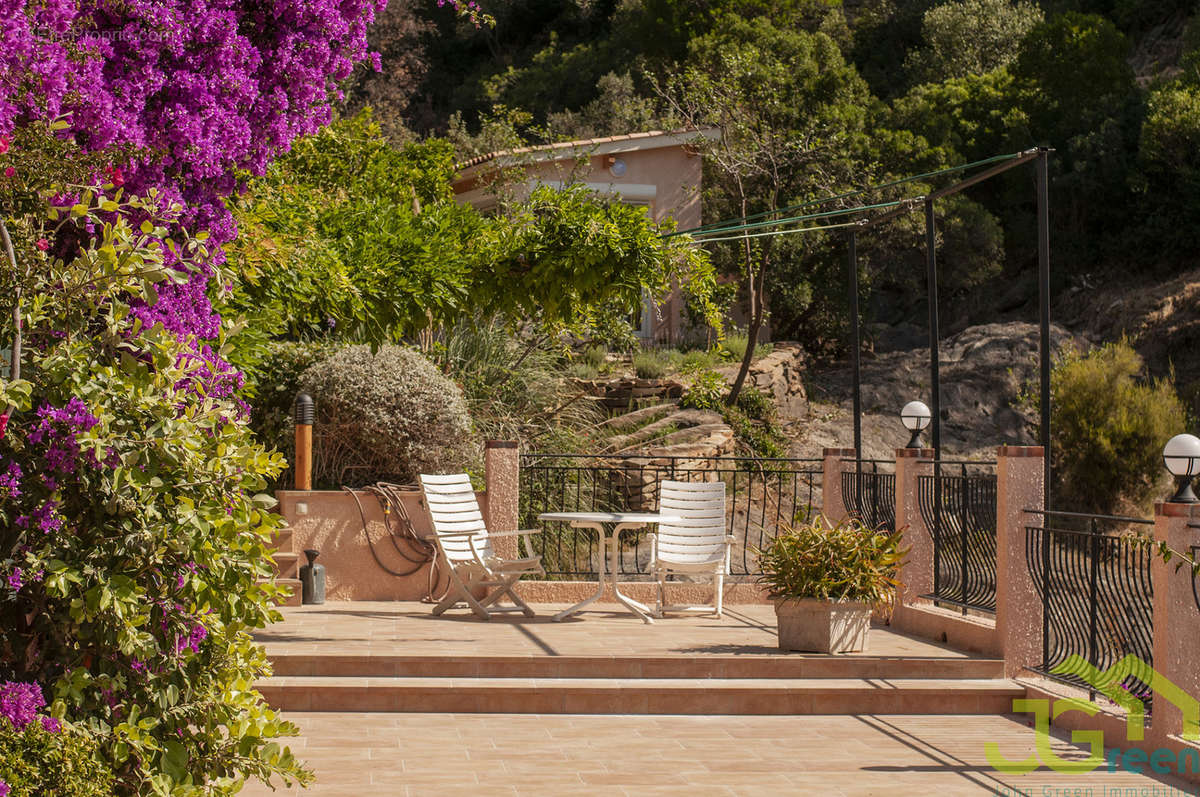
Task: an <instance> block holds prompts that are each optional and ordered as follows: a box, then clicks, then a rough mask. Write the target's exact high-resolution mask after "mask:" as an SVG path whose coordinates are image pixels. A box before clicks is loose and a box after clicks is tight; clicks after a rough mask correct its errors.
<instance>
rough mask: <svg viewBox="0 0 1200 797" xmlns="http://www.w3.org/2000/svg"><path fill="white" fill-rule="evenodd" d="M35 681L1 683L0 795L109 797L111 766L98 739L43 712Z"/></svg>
mask: <svg viewBox="0 0 1200 797" xmlns="http://www.w3.org/2000/svg"><path fill="white" fill-rule="evenodd" d="M45 706H46V699H45V697H43V695H42V690H41V687H39V686H38V685H37V684H31V683H20V682H15V683H14V682H6V683H0V797H45V796H46V795H64V797H65V795H71V797H107V796H108V795H110V794H112V783H113V776H112V771H111V770H110V769H109V768H108V767H106V766H105V765H104V764H103V763H101V762H100V760H99V749H98V745H97V744H96V740H95V739H94V738H92V736H91V735H90V734H88V733H86V732H84V731H82V730H81V729H79V728H76V727H74V726H72V725H69V724H64V723H63V722H62V721H61V720H58V719H55V718H54V717H50V716H48V715H46V714H44V713H42V709H43V708H45Z"/></svg>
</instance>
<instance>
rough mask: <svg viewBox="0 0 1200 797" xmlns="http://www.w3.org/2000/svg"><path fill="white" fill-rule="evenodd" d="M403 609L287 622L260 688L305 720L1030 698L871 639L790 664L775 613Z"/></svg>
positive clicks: (923, 653) (837, 710)
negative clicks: (341, 715) (510, 616)
mask: <svg viewBox="0 0 1200 797" xmlns="http://www.w3.org/2000/svg"><path fill="white" fill-rule="evenodd" d="M395 605H396V604H386V603H370V604H355V603H327V604H325V605H324V606H304V607H302V608H300V609H297V610H289V611H285V613H284V614H285V617H286V618H287V620H286V622H285V623H284V628H282V629H281V630H279V631H278V632H275V631H272V630H271V629H268V631H266V632H264V634H263V635H262V637H260V641H263V642H265V644H266V648H267V655H268V657H269V658H270V660H271V662H272V665H273V667H274V675H273V676H272V677H270V678H266V679H263V680H261V681H260V682H259V683H258V684H257V688H258V689H259V691H261V692H262V694H263V695H264V696H265V697H266V699H267V700H268V701H269V702H270V703H271V704H272V705H273V706H275V707H277V708H281V709H283V710H285V711H300V712H309V711H318V712H429V713H470V712H475V713H514V714H531V713H536V714H713V715H724V714H729V715H764V714H792V715H799V714H1003V713H1007V712H1011V711H1012V701H1013V699H1014V698H1020V697H1024V696H1025V690H1024V689H1023V688H1022V687H1020V686H1019V685H1017V684H1016V683H1015V682H1014V681H1011V680H1009V679H1006V678H1004V673H1003V662H1002V661H1000V660H998V659H991V658H982V657H977V656H970V655H966V654H963V653H960V652H958V651H951V650H949V649H948V648H945V647H944V646H938V645H936V644H933V643H926V642H923V641H920V640H915V639H913V638H910V637H905V636H903V635H899V634H895V633H893V632H891V631H890V630H888V629H873V631H872V650H871V651H869V652H868V653H860V654H851V655H841V656H821V655H815V654H801V653H781V652H779V651H778V649H777V648H776V647H774V637H773V627H768V626H767V623H768V622H772V621H773V620H774V616H773V611H772V610H771V608H770V607H756V609H757V610H758V614H759V615H761V616H763V617H764V618H765V617H769V620H763V621H762V622H761V623H757V624H755V625H750V624H749V623H748V622H747V623H745V624H743V625H742V626H731V621H730V620H728V619H726V620H714V619H711V618H709V619H706V618H700V617H693V618H678V619H676V618H668V619H666V620H662V621H659V622H657V623H655V624H654V625H643V624H642V623H640V622H638V621H636V620H635V619H634V618H632V617H630V616H629V615H623V616H622V615H620V614H613V615H610V616H608V617H605V616H599V617H589V616H587V615H584V619H581V620H578V621H575V622H570V623H562V624H558V623H549V622H546V621H544V620H542V618H539V621H527V622H526V623H522V622H521V620H513V621H509V620H507V619H506V620H495V621H493V622H491V623H481V622H478V621H473V620H464V619H446V618H434V617H432V616H430V615H429V607H428V606H422V605H420V604H409V606H410V607H413V608H408V609H406V610H403V611H398V610H395V609H392V608H390V607H391V606H395ZM537 608H539V611H541V610H542V607H537ZM743 608H744V607H739V610H742V609H743ZM768 613H769V614H768ZM600 614H601V615H603V613H600ZM287 626H292V627H291V628H288V627H287ZM768 634H769V636H768ZM288 637H292V641H288ZM743 639H745V640H746V641H747V642H748V643H750V644H744V643H742V642H740V641H739V640H743ZM706 640H707V644H705V642H706ZM689 651H696V652H689Z"/></svg>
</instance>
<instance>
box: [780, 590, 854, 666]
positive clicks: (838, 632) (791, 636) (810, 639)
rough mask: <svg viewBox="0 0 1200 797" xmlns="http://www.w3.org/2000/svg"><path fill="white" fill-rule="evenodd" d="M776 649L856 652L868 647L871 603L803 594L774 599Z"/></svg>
mask: <svg viewBox="0 0 1200 797" xmlns="http://www.w3.org/2000/svg"><path fill="white" fill-rule="evenodd" d="M775 617H776V619H777V620H778V622H779V649H780V650H803V651H810V652H813V653H857V652H860V651H864V650H866V649H867V631H868V629H870V627H871V605H870V604H868V603H860V602H857V601H847V602H844V603H843V602H835V601H823V600H814V599H811V598H805V599H802V600H777V601H775Z"/></svg>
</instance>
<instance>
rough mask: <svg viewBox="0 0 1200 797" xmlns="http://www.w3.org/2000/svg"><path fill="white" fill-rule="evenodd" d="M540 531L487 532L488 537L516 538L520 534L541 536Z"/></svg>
mask: <svg viewBox="0 0 1200 797" xmlns="http://www.w3.org/2000/svg"><path fill="white" fill-rule="evenodd" d="M541 533H542V530H541V529H521V530H520V531H489V532H488V536H489V537H516V536H518V535H521V534H541Z"/></svg>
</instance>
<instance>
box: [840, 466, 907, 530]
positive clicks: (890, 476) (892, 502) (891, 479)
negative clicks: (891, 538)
mask: <svg viewBox="0 0 1200 797" xmlns="http://www.w3.org/2000/svg"><path fill="white" fill-rule="evenodd" d="M842 462H849V463H853V464H854V470H844V471H842V504H843V505H844V506H845V507H846V511H847V512H848V513H849V514H851V515H853V516H854V517H857V518H858V519H859V520H861V521H862V522H863V523H865V524H867V525H868V526H870V527H871V528H882V529H886V530H887V531H895V530H896V474H895V473H894V472H885V471H881V470H880V469H879V468H880V466H881V465H882V466H885V467H888V466H893V465H894V463H892V462H891V461H890V460H883V459H843V460H842Z"/></svg>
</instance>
